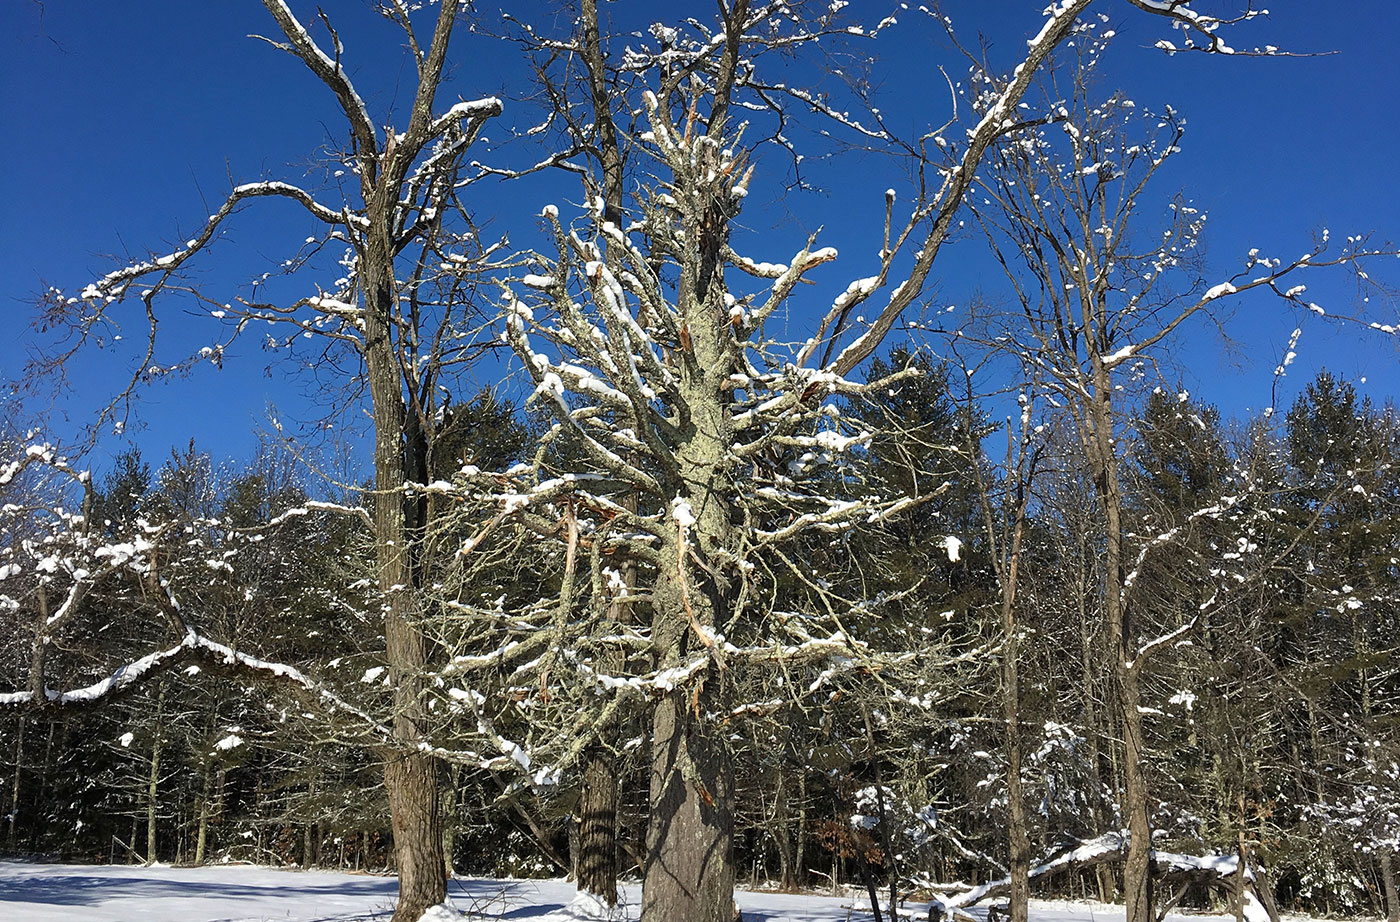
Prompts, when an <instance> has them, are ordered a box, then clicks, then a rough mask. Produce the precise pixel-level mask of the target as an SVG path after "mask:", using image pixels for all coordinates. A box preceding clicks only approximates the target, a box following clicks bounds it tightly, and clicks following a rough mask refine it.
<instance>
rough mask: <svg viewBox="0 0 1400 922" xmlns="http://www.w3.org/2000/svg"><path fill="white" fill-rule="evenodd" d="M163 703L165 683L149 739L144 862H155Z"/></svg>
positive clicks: (163, 728) (157, 696)
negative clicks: (149, 756) (149, 767)
mask: <svg viewBox="0 0 1400 922" xmlns="http://www.w3.org/2000/svg"><path fill="white" fill-rule="evenodd" d="M164 704H165V685H164V684H162V685H161V686H160V691H159V692H157V693H156V725H155V738H154V739H152V740H151V772H150V774H149V775H148V776H147V779H146V863H147V864H155V863H156V797H157V794H158V793H159V788H160V752H161V748H162V747H161V734H162V733H163V732H164V731H165V727H164V725H163V723H162V721H161V711H162V706H163V705H164Z"/></svg>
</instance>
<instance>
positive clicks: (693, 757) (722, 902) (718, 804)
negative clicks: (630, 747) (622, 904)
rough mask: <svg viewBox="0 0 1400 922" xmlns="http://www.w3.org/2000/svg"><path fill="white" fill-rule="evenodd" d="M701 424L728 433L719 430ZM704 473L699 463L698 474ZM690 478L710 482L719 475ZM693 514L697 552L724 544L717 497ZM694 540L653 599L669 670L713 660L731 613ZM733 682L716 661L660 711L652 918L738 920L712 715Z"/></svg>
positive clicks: (647, 912) (656, 717)
mask: <svg viewBox="0 0 1400 922" xmlns="http://www.w3.org/2000/svg"><path fill="white" fill-rule="evenodd" d="M712 409H715V410H718V407H712ZM692 412H694V410H693V411H692ZM699 428H700V429H701V431H706V430H707V429H708V431H709V432H711V433H721V432H723V431H724V430H723V429H722V428H721V427H718V426H716V427H713V428H709V427H703V426H701V427H699ZM710 448H711V449H712V450H713V453H712V454H709V455H708V457H710V458H711V459H715V461H717V459H718V458H719V457H720V452H719V448H718V446H716V445H711V446H710ZM701 455H702V456H704V452H701ZM715 461H712V462H711V470H710V471H709V472H708V473H709V474H711V475H713V473H714V464H715ZM703 467H704V466H703V465H698V466H697V471H696V472H697V473H699V471H700V470H701V469H703ZM682 469H683V470H685V468H684V467H683V468H682ZM686 479H687V481H688V482H692V483H694V482H697V481H699V482H702V483H703V482H706V481H711V477H710V476H703V477H695V478H693V479H692V478H689V477H688V478H686ZM694 513H695V518H696V523H695V544H696V545H697V546H698V548H700V549H702V550H706V551H712V550H713V549H714V548H715V547H716V546H721V547H722V546H724V543H725V541H726V540H727V538H728V534H727V531H728V525H729V513H728V510H727V509H723V508H722V507H721V504H720V503H719V502H718V501H717V500H716V499H715V498H714V492H711V493H710V494H709V495H708V496H707V497H706V501H705V503H704V504H703V505H702V506H701V507H700V508H699V509H695V510H694ZM684 530H685V529H684V527H683V526H682V527H681V528H680V531H681V532H683V531H684ZM686 544H687V539H686V538H685V537H683V536H682V535H680V534H678V536H677V538H676V539H672V540H671V541H669V542H667V546H666V547H664V548H663V550H662V554H663V559H665V560H668V561H674V562H675V563H674V564H672V565H670V566H669V568H668V571H667V572H665V573H664V574H663V576H662V577H661V579H660V580H659V583H658V586H657V589H656V591H655V594H654V601H653V628H652V642H653V643H654V644H655V646H656V650H657V660H658V663H657V665H658V666H660V667H662V668H674V667H677V666H679V665H681V664H682V663H685V662H687V661H689V660H691V659H692V658H695V657H699V656H704V655H707V651H706V646H705V645H706V641H705V640H703V639H697V638H699V635H700V632H701V631H702V630H708V631H713V630H715V618H716V614H717V611H719V610H722V606H721V605H718V604H716V601H717V599H722V598H723V589H722V587H719V586H716V585H714V584H713V583H710V584H708V585H706V586H705V587H703V588H705V589H707V590H709V591H701V589H702V587H699V586H695V585H690V584H688V581H687V579H686V576H685V570H686V569H688V566H687V559H688V548H687V547H686ZM710 655H711V656H712V657H713V653H712V652H711V653H710ZM726 682H727V677H726V676H725V675H724V673H723V670H722V669H721V668H720V667H719V665H718V663H717V662H716V660H714V659H713V658H712V659H711V661H710V663H709V665H708V666H707V667H706V668H705V669H704V670H703V671H702V672H701V673H700V674H699V675H698V676H696V678H694V679H692V680H691V682H690V683H687V684H685V685H682V686H681V687H679V688H676V689H674V690H672V691H670V692H669V693H668V694H667V695H666V696H665V697H664V698H662V699H661V700H660V701H659V702H658V703H657V705H656V709H655V711H654V713H653V717H652V744H651V751H652V763H651V776H650V791H651V796H650V801H651V816H650V821H649V823H648V826H647V856H646V864H645V866H644V868H643V888H642V919H643V920H645V922H672V920H681V919H684V920H686V922H733V919H734V875H735V871H734V855H733V848H734V816H733V812H732V811H733V796H734V766H733V762H732V757H731V755H730V752H729V749H728V745H727V742H726V733H725V730H724V729H723V727H722V726H720V725H718V723H717V721H715V719H714V717H713V716H712V715H713V714H715V713H721V714H722V713H724V712H725V710H726V708H725V703H726V700H727V699H726V694H725V689H724V684H725V683H726Z"/></svg>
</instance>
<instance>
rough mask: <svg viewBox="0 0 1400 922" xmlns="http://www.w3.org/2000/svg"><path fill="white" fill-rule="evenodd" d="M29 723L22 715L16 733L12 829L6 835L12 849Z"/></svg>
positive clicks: (11, 804)
mask: <svg viewBox="0 0 1400 922" xmlns="http://www.w3.org/2000/svg"><path fill="white" fill-rule="evenodd" d="M27 723H28V721H27V720H25V719H24V718H23V717H21V718H20V719H19V733H17V734H16V735H15V774H14V779H13V780H12V781H11V783H10V816H9V822H10V829H9V833H8V834H7V836H6V843H7V845H8V847H9V848H11V849H13V848H14V847H15V823H16V822H18V820H19V784H20V771H21V769H22V768H23V767H24V727H25V724H27Z"/></svg>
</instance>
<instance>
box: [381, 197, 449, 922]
mask: <svg viewBox="0 0 1400 922" xmlns="http://www.w3.org/2000/svg"><path fill="white" fill-rule="evenodd" d="M376 223H381V222H376ZM364 279H365V365H366V369H367V371H368V373H369V390H370V396H371V400H372V409H373V419H374V429H375V441H374V482H375V489H376V496H375V502H374V544H375V559H376V563H377V565H378V569H379V590H380V592H381V593H382V594H383V596H384V641H385V660H386V662H387V665H388V667H389V675H390V678H391V681H392V682H393V685H394V721H393V730H394V736H395V739H396V740H397V741H398V742H399V743H400V744H401V745H400V746H399V747H398V748H396V749H394V750H391V751H387V752H386V753H385V762H384V789H385V793H386V794H387V795H388V799H389V812H390V819H391V823H392V827H393V831H394V859H395V867H396V868H397V870H398V876H399V901H398V905H397V907H396V908H395V910H394V922H416V920H417V919H418V918H419V917H420V916H421V915H422V914H423V912H424V911H425V910H426V909H428V907H430V906H435V905H437V904H438V903H441V902H442V901H443V900H445V899H446V898H447V875H446V873H445V871H444V866H445V865H444V858H443V854H442V828H441V816H440V813H439V798H438V766H437V763H436V761H435V760H434V759H433V758H432V757H431V756H429V755H425V754H423V753H421V752H418V751H416V747H417V743H418V741H419V739H420V734H419V732H418V722H419V721H420V720H421V719H422V717H423V711H424V704H423V699H422V692H423V690H424V686H423V674H424V672H425V670H426V666H427V661H428V656H427V640H426V638H425V637H424V636H423V632H422V629H421V627H420V626H419V624H418V612H417V611H416V605H415V601H416V598H417V594H416V593H415V592H414V579H413V574H412V568H411V566H410V557H409V547H408V544H409V535H408V530H407V528H406V527H405V526H406V523H405V516H404V496H403V485H404V466H405V464H404V462H405V458H404V453H405V428H404V423H405V409H404V398H403V391H402V384H401V382H400V380H399V368H398V363H397V361H396V357H395V354H394V347H393V341H392V339H391V336H390V332H389V330H390V327H391V324H392V322H393V306H394V303H395V297H396V294H395V290H394V282H393V269H392V257H391V256H390V253H389V247H388V242H387V240H381V239H378V235H372V236H371V240H370V247H369V251H368V252H367V253H366V254H365V260H364Z"/></svg>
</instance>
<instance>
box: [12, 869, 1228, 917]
mask: <svg viewBox="0 0 1400 922" xmlns="http://www.w3.org/2000/svg"><path fill="white" fill-rule="evenodd" d="M451 891H452V903H453V905H454V906H455V907H456V908H457V909H458V910H461V911H463V912H465V913H467V914H468V918H473V917H475V918H483V919H500V920H510V922H571V920H574V919H577V918H580V917H579V916H576V915H574V914H573V913H572V912H570V911H569V909H568V906H569V904H570V902H571V901H573V899H574V897H575V891H574V887H573V885H572V884H570V883H567V882H565V881H554V880H540V881H535V880H516V881H509V880H490V879H482V878H459V879H457V880H454V881H453V882H452V884H451ZM394 893H395V882H394V879H393V878H392V877H370V876H366V875H358V874H336V873H331V872H327V871H305V872H301V871H280V870H272V869H268V868H252V867H208V868H168V867H154V868H144V867H126V866H93V865H65V864H27V863H21V862H8V861H4V862H0V920H4V922H369V920H384V919H388V917H389V911H390V909H391V907H392V906H393V901H394ZM638 896H639V891H638V888H637V887H636V886H630V887H628V888H627V893H626V899H627V902H628V903H629V909H630V912H628V914H627V918H629V919H635V918H636V917H637V907H636V903H637V899H638ZM738 897H739V908H740V910H741V911H742V912H743V915H744V920H745V922H863V920H868V919H869V918H870V915H869V913H868V912H862V911H860V910H859V909H858V908H857V909H853V908H852V905H851V901H850V899H849V898H847V899H839V898H835V897H830V896H812V895H799V896H794V895H790V894H781V893H751V892H746V891H740V892H739V894H738ZM916 908H922V907H916ZM473 914H474V915H473ZM981 914H982V913H981V912H980V911H979V912H978V913H977V915H979V916H980V915H981ZM1031 918H1032V919H1036V920H1044V922H1113V920H1114V919H1122V918H1123V911H1122V909H1121V908H1119V907H1112V906H1104V905H1101V904H1092V903H1052V902H1033V903H1032V905H1031ZM1167 918H1168V920H1174V922H1187V919H1188V918H1189V920H1190V922H1215V920H1221V922H1223V920H1224V917H1214V916H1190V917H1182V916H1175V915H1172V916H1168V917H1167ZM1230 918H1233V917H1230Z"/></svg>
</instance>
